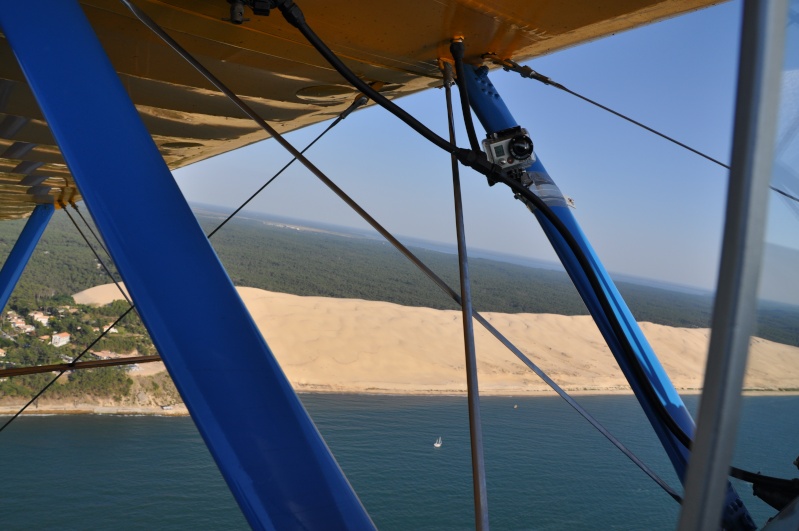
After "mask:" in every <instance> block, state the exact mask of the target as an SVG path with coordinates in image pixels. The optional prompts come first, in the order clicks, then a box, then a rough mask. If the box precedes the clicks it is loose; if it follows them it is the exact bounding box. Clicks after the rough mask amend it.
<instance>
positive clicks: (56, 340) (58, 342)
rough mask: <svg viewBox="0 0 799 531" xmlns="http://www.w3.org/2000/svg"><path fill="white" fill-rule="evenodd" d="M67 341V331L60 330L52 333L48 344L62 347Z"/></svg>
mask: <svg viewBox="0 0 799 531" xmlns="http://www.w3.org/2000/svg"><path fill="white" fill-rule="evenodd" d="M67 343H69V333H68V332H60V333H58V334H53V338H52V339H51V340H50V344H51V345H53V346H54V347H63V346H64V345H66V344H67Z"/></svg>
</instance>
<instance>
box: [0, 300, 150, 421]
mask: <svg viewBox="0 0 799 531" xmlns="http://www.w3.org/2000/svg"><path fill="white" fill-rule="evenodd" d="M133 308H134V307H133V306H131V307H130V308H128V309H127V310H126V311H125V313H123V314H122V315H120V316H119V318H118V319H117V320H116V321H114V322H113V323H112V324H111V326H109V327H107V328H106V329H105V330H103V333H101V334H100V335H99V336H97V338H96V339H95V340H94V341H92V342H91V343H90V344H89V346H88V347H86V348H85V349H83V352H81V353H80V354H79V355H78V356H77V357H76V358H75V359H74V360H72V362H71V363H70V364H69V365H74V364H75V363H77V361H78V360H80V359H81V358H82V357H83V356H84V355H85V354H86V353H87V352H89V349H91V348H92V347H94V345H96V344H97V342H98V341H100V340H101V339H102V338H104V337H105V335H106V334H107V333H108V331H109V330H111V329H112V328H113V327H115V326H116V325H117V323H119V322H120V321H121V320H122V319H124V318H125V317H126V316H127V315H128V314H129V313H130V312H132V311H133ZM68 370H70V369H63V370H62V371H60V372H59V373H58V374H56V375H55V376H54V377H53V379H52V380H50V382H49V383H48V384H47V385H45V386H44V387H42V389H41V391H39V392H38V393H36V394H35V395H34V396H33V398H31V399H30V400H29V401H28V403H27V404H25V405H24V406H22V407H21V408H20V410H19V411H17V412H16V413H15V414H14V416H13V417H11V418H10V419H8V420H7V421H6V423H5V424H3V425H2V426H0V432H2V431H3V430H4V429H6V428H7V427H8V425H9V424H11V423H12V422H14V421H15V420H16V419H17V418H18V417H19V416H20V415H22V413H23V412H24V411H25V410H26V409H28V407H29V406H30V405H31V404H33V403H34V402H35V401H36V399H37V398H39V397H40V396H42V395H43V394H44V392H45V391H47V390H48V389H50V386H51V385H53V384H54V383H55V382H56V380H58V379H59V378H61V376H63V375H64V373H66V372H67V371H68Z"/></svg>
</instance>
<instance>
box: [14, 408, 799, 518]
mask: <svg viewBox="0 0 799 531" xmlns="http://www.w3.org/2000/svg"><path fill="white" fill-rule="evenodd" d="M578 400H579V401H580V402H581V404H582V405H583V406H584V407H585V408H586V409H588V410H589V411H590V412H591V413H592V414H593V415H594V416H596V417H597V418H599V419H600V420H601V421H602V422H603V423H604V424H605V425H606V427H607V428H608V429H609V430H610V431H611V432H612V433H614V435H616V436H617V437H618V438H619V439H621V440H622V441H623V442H624V443H625V444H626V445H627V446H628V447H629V448H630V449H632V450H633V451H634V452H635V453H636V454H637V455H638V456H639V457H640V458H641V459H643V460H644V461H645V462H646V463H648V464H649V465H650V467H652V468H653V469H654V470H655V471H656V472H657V473H658V474H659V475H661V477H663V478H664V479H665V480H666V481H667V482H668V483H669V484H671V485H672V486H674V487H675V488H677V490H681V489H680V488H679V484H678V482H677V480H676V477H675V476H674V473H673V472H671V466H670V464H669V462H668V460H667V459H666V457H665V455H664V454H663V451H662V450H661V449H660V445H659V443H658V442H657V440H656V438H655V437H654V436H653V435H652V430H651V428H650V427H649V425H648V423H647V421H646V419H645V418H644V416H643V414H642V413H641V412H640V409H639V408H638V406H637V403H636V402H635V399H634V398H633V397H631V396H584V397H578ZM302 401H303V403H304V404H305V406H306V408H307V410H308V411H309V413H310V414H311V416H312V417H313V418H314V421H315V422H316V424H317V426H318V427H319V430H320V432H321V433H322V435H323V436H324V437H325V439H326V441H327V443H328V445H329V447H330V448H331V450H332V451H333V453H334V455H335V456H336V459H337V460H338V462H339V464H340V465H341V467H342V469H343V470H344V472H345V473H346V474H347V477H348V479H349V480H350V483H351V484H352V485H353V487H354V488H355V490H356V492H357V493H358V495H359V497H360V498H361V501H362V502H363V503H364V505H365V507H366V509H367V511H368V512H369V514H370V515H371V516H372V518H373V520H374V522H375V524H376V525H377V526H378V527H379V528H380V529H384V530H426V529H429V530H447V529H473V528H474V512H473V509H472V483H471V461H470V450H469V430H468V413H467V409H466V400H465V399H464V398H461V397H408V396H363V395H303V396H302ZM686 402H687V405H688V406H689V409H692V410H694V409H695V408H696V402H697V399H696V397H687V399H686ZM481 410H482V416H483V433H484V444H485V468H486V473H487V488H488V510H489V515H490V520H491V526H492V528H493V529H495V530H502V529H508V530H522V529H530V530H533V529H536V530H548V529H630V530H638V529H647V530H658V529H663V530H666V529H674V527H675V524H676V521H677V517H678V506H677V504H676V503H675V502H674V501H673V500H672V499H671V498H670V497H669V496H668V495H666V494H665V493H664V492H663V491H662V490H661V489H660V488H659V487H658V486H657V485H655V484H654V483H653V482H652V481H651V480H650V479H649V478H648V477H647V476H645V475H644V474H643V473H642V472H641V471H640V470H638V468H637V467H635V466H634V465H633V464H632V463H631V462H630V461H629V460H628V459H627V458H626V457H624V456H623V455H621V454H620V452H619V451H618V450H616V449H615V448H614V447H613V446H612V445H611V444H610V443H608V442H607V441H606V440H605V439H604V438H603V437H602V436H601V435H599V434H598V433H597V432H596V431H595V430H594V429H593V428H591V427H590V425H588V424H587V423H586V422H585V421H584V420H582V419H581V418H580V417H579V416H578V415H577V414H576V413H575V412H574V411H573V410H572V409H571V408H570V407H569V406H568V405H566V404H565V403H563V401H561V400H560V399H558V398H555V397H518V398H492V397H488V398H483V399H482V401H481ZM797 411H799V397H779V396H778V397H772V396H768V397H747V398H745V401H744V411H743V421H742V427H741V430H740V432H739V437H738V444H737V449H736V456H735V463H734V464H735V465H737V466H739V467H741V468H747V469H751V470H755V471H761V472H763V473H764V474H770V475H777V476H782V477H796V476H797V470H796V469H795V468H794V467H793V465H792V464H791V463H792V461H793V460H794V459H795V458H796V456H797V454H799V422H797V419H798V418H799V417H797V414H796V412H797ZM438 437H441V438H442V441H443V445H442V446H441V447H440V448H434V447H433V443H434V442H435V440H436V438H438ZM736 485H737V488H738V490H739V492H740V493H741V495H742V497H743V498H744V501H745V503H746V504H747V506H748V507H749V508H750V510H751V511H752V513H753V515H754V517H755V520H756V522H757V523H758V524H759V525H762V524H763V523H765V521H766V519H767V518H768V517H769V516H771V515H772V514H773V513H774V511H773V510H772V509H770V508H769V507H768V506H766V505H765V504H763V503H762V502H761V501H759V500H757V499H755V498H753V497H752V496H751V494H750V491H751V488H750V487H749V486H748V485H747V484H744V483H736ZM0 489H2V490H0V528H2V529H20V530H23V529H25V530H27V529H37V530H38V529H174V530H178V529H192V530H194V529H225V530H226V529H247V524H246V522H245V520H244V518H243V517H242V515H241V513H240V512H239V510H238V508H237V506H236V503H235V501H234V500H233V498H232V496H231V494H230V492H229V491H228V489H227V487H226V486H225V483H224V481H223V480H222V477H221V475H220V473H219V472H218V470H217V469H216V466H215V465H214V463H213V460H212V458H211V457H210V454H209V453H208V450H207V449H206V448H205V446H204V444H203V442H202V440H201V439H200V437H199V434H198V433H197V430H196V428H195V427H194V425H193V423H192V421H191V420H190V419H189V418H185V417H184V418H174V417H169V418H168V417H115V416H51V417H33V416H29V417H23V418H20V419H18V420H17V421H16V422H14V424H12V425H11V426H9V428H8V429H6V430H5V431H4V432H2V433H0Z"/></svg>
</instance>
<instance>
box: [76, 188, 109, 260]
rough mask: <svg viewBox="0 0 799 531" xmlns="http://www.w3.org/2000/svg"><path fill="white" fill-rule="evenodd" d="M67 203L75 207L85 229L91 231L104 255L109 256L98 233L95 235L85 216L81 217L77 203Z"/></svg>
mask: <svg viewBox="0 0 799 531" xmlns="http://www.w3.org/2000/svg"><path fill="white" fill-rule="evenodd" d="M69 204H70V205H72V208H74V209H75V212H77V213H78V216H80V219H82V220H83V223H84V224H85V225H86V228H87V229H89V232H91V233H92V236H94V239H95V240H96V241H97V244H98V245H99V246H100V248H101V249H102V250H103V252H104V253H105V255H106V256H108V257H110V256H111V253H109V252H108V249H106V248H105V244H104V243H103V240H102V239H101V238H100V236H98V235H97V233H96V232H94V229H92V226H91V225H90V224H89V222H88V221H86V218H84V217H83V214H82V213H81V211H80V209H79V208H78V205H77V204H75V202H74V201H70V202H69Z"/></svg>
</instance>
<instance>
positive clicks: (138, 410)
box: [0, 389, 799, 417]
mask: <svg viewBox="0 0 799 531" xmlns="http://www.w3.org/2000/svg"><path fill="white" fill-rule="evenodd" d="M677 391H678V392H679V393H680V396H697V395H701V390H699V389H683V390H680V389H678V390H677ZM567 393H568V394H569V395H570V396H632V394H633V393H632V391H631V390H630V389H627V390H624V389H607V390H599V389H593V390H584V389H581V390H575V391H568V390H567ZM297 394H298V395H299V396H300V397H302V395H339V396H368V397H371V396H402V397H406V396H409V397H465V396H466V393H456V392H446V391H442V392H437V391H429V392H417V393H408V392H398V391H396V390H394V391H390V390H386V391H383V392H375V391H371V392H364V391H319V390H314V391H297ZM557 396H558V395H557V393H555V392H554V391H552V390H550V391H527V392H524V393H510V394H484V395H482V396H481V398H538V397H557ZM743 396H746V397H762V396H782V397H790V396H799V390H787V391H778V390H774V389H763V390H755V389H747V390H744V391H743ZM20 407H22V404H20V405H16V406H11V405H0V417H5V416H11V415H14V414H16V413H17V412H18V411H19V408H20ZM23 415H24V416H39V417H41V416H61V415H63V416H73V415H101V416H119V417H129V416H136V417H187V416H189V412H188V409H187V408H186V406H185V405H183V404H176V405H174V406H172V408H171V409H163V408H160V407H136V406H124V405H93V404H79V405H77V406H67V405H61V404H44V405H41V406H37V407H34V408H29V409H26V410H25V412H24V413H23Z"/></svg>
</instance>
